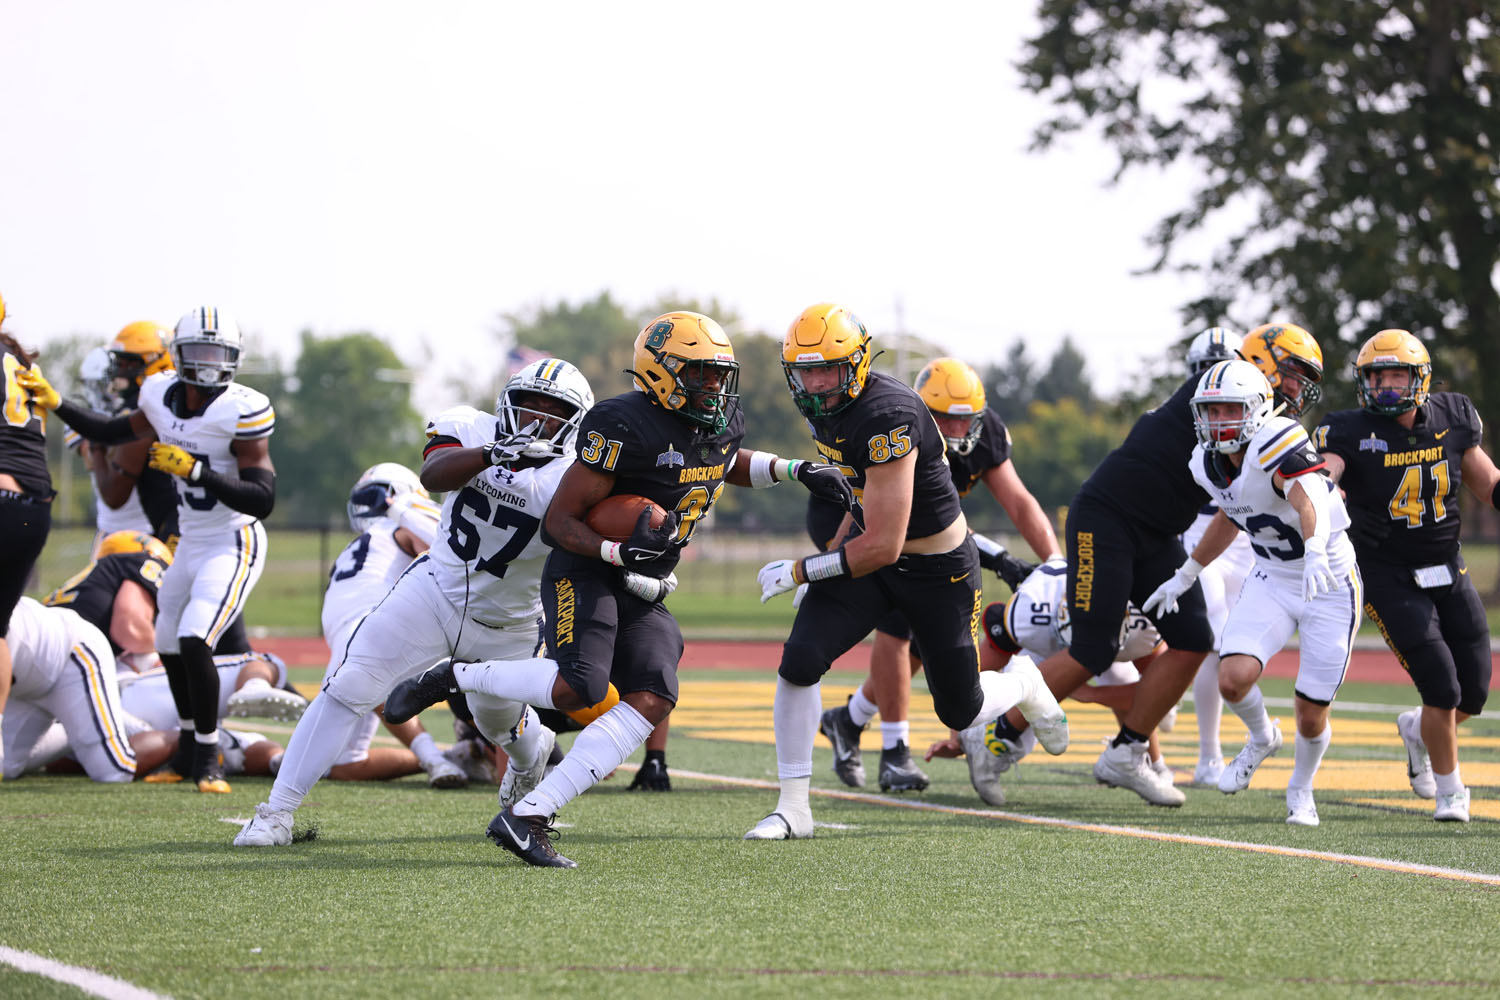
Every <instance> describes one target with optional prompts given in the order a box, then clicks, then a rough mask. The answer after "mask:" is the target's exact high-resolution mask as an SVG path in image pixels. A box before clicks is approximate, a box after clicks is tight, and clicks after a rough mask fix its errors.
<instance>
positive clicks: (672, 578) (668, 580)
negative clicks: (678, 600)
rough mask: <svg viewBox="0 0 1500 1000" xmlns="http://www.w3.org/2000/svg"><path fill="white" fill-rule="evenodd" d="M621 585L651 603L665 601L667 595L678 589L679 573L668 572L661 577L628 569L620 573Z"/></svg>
mask: <svg viewBox="0 0 1500 1000" xmlns="http://www.w3.org/2000/svg"><path fill="white" fill-rule="evenodd" d="M620 576H621V580H620V585H621V586H622V587H624V588H625V589H626V590H627V591H628V592H630V593H632V594H634V595H635V596H636V597H639V598H640V599H641V600H643V601H646V602H648V603H651V604H655V603H657V602H658V601H665V600H666V599H667V595H669V594H671V593H672V591H674V590H676V589H677V574H676V573H668V574H667V575H666V576H664V577H662V578H661V579H659V580H658V579H657V578H656V577H654V576H647V575H646V574H644V573H632V572H630V571H629V570H626V571H625V572H624V573H621V574H620Z"/></svg>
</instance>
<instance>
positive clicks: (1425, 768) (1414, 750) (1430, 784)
mask: <svg viewBox="0 0 1500 1000" xmlns="http://www.w3.org/2000/svg"><path fill="white" fill-rule="evenodd" d="M1396 732H1398V733H1400V734H1401V742H1402V743H1403V744H1405V746H1406V778H1407V780H1408V781H1410V782H1411V790H1412V791H1413V792H1414V793H1415V794H1416V796H1417V798H1419V799H1435V798H1437V779H1436V778H1434V777H1433V776H1432V760H1431V759H1430V758H1429V757H1428V756H1427V744H1425V743H1423V742H1422V710H1421V709H1420V708H1413V709H1411V710H1410V711H1406V712H1402V713H1401V714H1400V715H1398V716H1396Z"/></svg>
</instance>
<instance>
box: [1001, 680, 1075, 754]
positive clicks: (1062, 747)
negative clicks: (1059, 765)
mask: <svg viewBox="0 0 1500 1000" xmlns="http://www.w3.org/2000/svg"><path fill="white" fill-rule="evenodd" d="M1006 671H1007V672H1008V673H1013V674H1019V675H1020V676H1021V677H1022V678H1023V679H1024V681H1025V683H1026V686H1027V688H1028V689H1029V690H1028V692H1027V695H1026V697H1024V698H1022V699H1021V700H1020V701H1019V702H1018V703H1017V704H1016V707H1017V708H1019V709H1020V710H1021V715H1023V716H1024V717H1025V718H1026V721H1027V722H1029V723H1031V731H1032V732H1034V733H1035V734H1036V741H1037V742H1038V743H1040V744H1041V745H1042V749H1043V750H1045V751H1047V752H1048V753H1050V754H1052V755H1053V756H1054V757H1055V756H1057V755H1058V754H1060V753H1063V752H1064V751H1066V750H1067V749H1068V716H1067V714H1066V713H1064V712H1063V710H1062V706H1061V705H1059V704H1058V703H1057V698H1056V697H1054V696H1053V694H1052V691H1051V689H1049V688H1048V687H1047V682H1046V681H1045V680H1044V679H1043V678H1042V672H1041V671H1040V670H1038V669H1037V668H1036V664H1035V663H1033V662H1031V659H1030V657H1026V656H1017V657H1013V658H1012V659H1011V661H1010V665H1009V666H1008V667H1006Z"/></svg>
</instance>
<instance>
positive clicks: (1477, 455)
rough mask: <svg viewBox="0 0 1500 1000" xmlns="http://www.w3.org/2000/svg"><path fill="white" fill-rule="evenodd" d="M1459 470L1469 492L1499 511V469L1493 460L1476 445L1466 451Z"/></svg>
mask: <svg viewBox="0 0 1500 1000" xmlns="http://www.w3.org/2000/svg"><path fill="white" fill-rule="evenodd" d="M1460 468H1461V469H1462V471H1463V480H1464V485H1465V486H1467V487H1468V488H1469V492H1470V493H1473V494H1474V495H1475V496H1476V497H1478V498H1479V499H1480V500H1481V501H1483V502H1484V503H1487V504H1489V505H1490V506H1491V507H1494V508H1495V509H1496V510H1500V468H1496V467H1495V462H1494V460H1493V459H1491V458H1490V456H1489V455H1487V454H1486V453H1485V450H1484V449H1483V448H1481V447H1479V446H1478V445H1475V446H1474V447H1472V448H1469V449H1468V450H1466V451H1465V452H1464V457H1463V463H1462V465H1461V466H1460Z"/></svg>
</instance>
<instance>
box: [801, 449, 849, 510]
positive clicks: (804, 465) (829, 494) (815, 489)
mask: <svg viewBox="0 0 1500 1000" xmlns="http://www.w3.org/2000/svg"><path fill="white" fill-rule="evenodd" d="M792 475H794V476H796V477H797V482H799V483H801V484H802V485H803V486H806V487H807V492H809V493H811V494H812V495H813V496H815V497H817V498H818V499H819V500H825V501H827V502H828V503H836V504H838V505H839V506H840V507H842V508H844V509H845V510H853V509H854V490H853V489H852V488H850V486H849V480H847V479H845V478H844V474H843V473H842V472H840V471H839V470H838V468H837V467H836V466H832V465H829V464H827V463H826V462H805V461H804V462H798V463H797V465H796V467H795V468H794V469H793V470H792Z"/></svg>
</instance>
